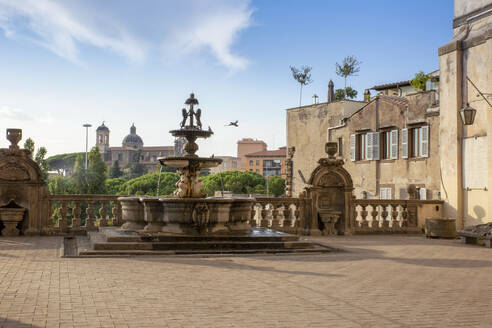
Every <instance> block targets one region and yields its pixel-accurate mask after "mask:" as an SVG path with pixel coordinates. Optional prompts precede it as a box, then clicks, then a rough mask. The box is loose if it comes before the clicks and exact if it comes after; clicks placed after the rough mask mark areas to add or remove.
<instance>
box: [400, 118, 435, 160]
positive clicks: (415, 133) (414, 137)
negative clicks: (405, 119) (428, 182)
mask: <svg viewBox="0 0 492 328" xmlns="http://www.w3.org/2000/svg"><path fill="white" fill-rule="evenodd" d="M402 147H403V155H402V157H403V158H409V157H413V158H416V157H429V126H428V125H424V126H421V127H415V128H410V129H402Z"/></svg>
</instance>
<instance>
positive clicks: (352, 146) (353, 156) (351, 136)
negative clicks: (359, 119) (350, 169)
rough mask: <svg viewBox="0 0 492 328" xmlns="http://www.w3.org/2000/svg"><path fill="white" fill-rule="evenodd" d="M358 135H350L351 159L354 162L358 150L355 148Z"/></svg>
mask: <svg viewBox="0 0 492 328" xmlns="http://www.w3.org/2000/svg"><path fill="white" fill-rule="evenodd" d="M356 137H357V136H356V135H355V134H351V135H350V160H351V161H352V162H355V160H356V159H355V152H356V149H355V146H356V145H355V139H356Z"/></svg>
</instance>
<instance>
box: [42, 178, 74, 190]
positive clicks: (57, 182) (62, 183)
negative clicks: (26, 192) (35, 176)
mask: <svg viewBox="0 0 492 328" xmlns="http://www.w3.org/2000/svg"><path fill="white" fill-rule="evenodd" d="M48 190H49V191H50V193H51V194H52V195H65V194H74V193H75V191H74V185H73V181H72V179H70V178H65V177H63V176H61V175H57V176H56V177H54V178H50V179H48Z"/></svg>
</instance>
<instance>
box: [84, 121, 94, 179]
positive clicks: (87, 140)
mask: <svg viewBox="0 0 492 328" xmlns="http://www.w3.org/2000/svg"><path fill="white" fill-rule="evenodd" d="M82 126H83V127H84V128H85V169H86V170H87V167H88V161H87V151H88V147H89V128H90V127H91V126H92V125H90V124H88V123H86V124H84V125H82Z"/></svg>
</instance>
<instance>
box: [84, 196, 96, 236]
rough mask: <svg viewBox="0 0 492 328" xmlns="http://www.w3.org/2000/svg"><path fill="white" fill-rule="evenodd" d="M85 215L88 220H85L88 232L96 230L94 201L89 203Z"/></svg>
mask: <svg viewBox="0 0 492 328" xmlns="http://www.w3.org/2000/svg"><path fill="white" fill-rule="evenodd" d="M85 213H86V214H87V218H86V219H85V227H86V229H87V230H95V229H96V226H95V225H94V222H95V218H94V214H95V210H94V201H93V200H90V201H88V202H87V208H86V209H85Z"/></svg>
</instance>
